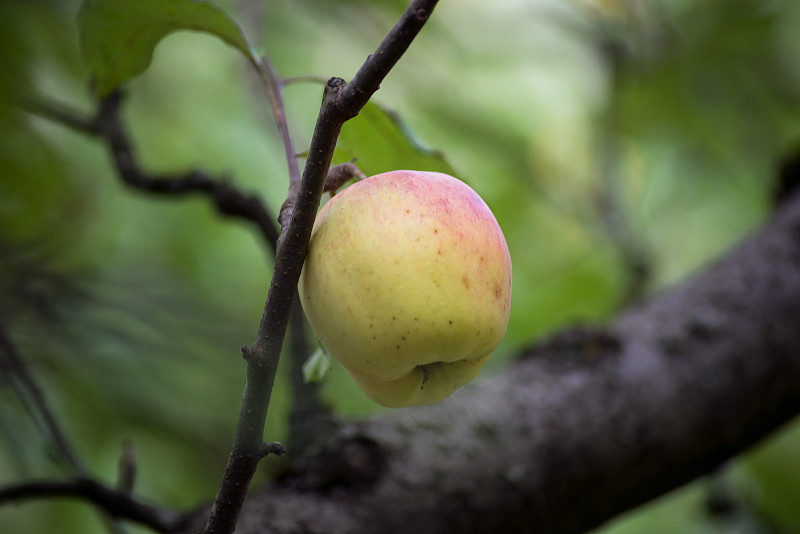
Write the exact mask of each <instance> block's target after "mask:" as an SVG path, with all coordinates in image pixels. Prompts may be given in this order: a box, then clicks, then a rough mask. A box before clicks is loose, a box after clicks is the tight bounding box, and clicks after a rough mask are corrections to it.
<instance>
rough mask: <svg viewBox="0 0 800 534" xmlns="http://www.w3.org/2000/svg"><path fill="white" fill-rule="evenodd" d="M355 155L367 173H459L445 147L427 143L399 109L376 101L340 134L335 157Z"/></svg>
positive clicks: (352, 156)
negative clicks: (440, 147) (411, 126)
mask: <svg viewBox="0 0 800 534" xmlns="http://www.w3.org/2000/svg"><path fill="white" fill-rule="evenodd" d="M353 158H355V159H356V165H358V167H359V168H360V169H361V170H363V171H364V173H366V175H367V176H372V175H375V174H380V173H382V172H388V171H394V170H400V169H402V170H417V171H437V172H443V173H446V174H450V175H453V176H454V175H455V174H456V172H455V170H454V169H453V167H452V166H451V165H450V163H449V162H448V161H447V160H446V159H445V156H444V154H443V153H442V152H441V151H439V150H434V149H431V148H428V147H426V146H424V145H423V144H422V143H421V142H420V141H419V140H418V139H417V138H416V137H415V136H414V134H413V133H412V132H411V130H410V129H409V128H408V125H406V124H405V123H404V122H403V121H402V119H401V118H400V116H399V115H398V114H397V113H396V112H394V111H391V110H389V109H386V108H384V107H382V106H380V105H378V104H375V103H373V102H368V103H367V105H366V106H364V109H362V110H361V111H360V112H359V114H358V116H357V117H356V118H354V119H352V120H350V121H348V122H346V123H345V125H344V127H343V128H342V132H341V134H340V135H339V144H338V148H337V155H336V156H335V157H334V159H335V160H337V161H347V160H350V159H353Z"/></svg>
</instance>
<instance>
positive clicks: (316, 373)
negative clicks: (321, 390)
mask: <svg viewBox="0 0 800 534" xmlns="http://www.w3.org/2000/svg"><path fill="white" fill-rule="evenodd" d="M330 369H331V357H330V356H329V355H328V353H327V352H326V351H325V349H323V348H318V349H317V350H315V351H314V353H313V354H312V355H311V356H309V358H308V359H307V360H306V362H305V363H304V364H303V382H305V383H306V384H308V383H309V382H319V381H320V380H322V378H323V377H324V376H325V375H326V374H327V373H328V371H330Z"/></svg>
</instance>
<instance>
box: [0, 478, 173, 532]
mask: <svg viewBox="0 0 800 534" xmlns="http://www.w3.org/2000/svg"><path fill="white" fill-rule="evenodd" d="M60 497H66V498H73V499H84V500H86V501H88V502H91V503H92V504H94V505H96V506H97V507H99V508H100V509H102V510H103V511H105V512H107V513H108V514H109V515H110V516H111V517H114V518H118V519H128V520H130V521H134V522H136V523H139V524H141V525H145V526H147V527H150V528H151V529H153V530H155V531H157V532H163V533H171V532H178V531H180V530H181V529H182V528H185V526H186V524H187V516H186V514H185V513H184V512H180V511H178V510H169V509H163V508H156V507H154V506H150V505H148V504H143V503H141V502H138V501H136V500H135V499H133V498H132V497H131V496H130V495H129V494H128V493H126V492H124V491H116V490H113V489H111V488H108V487H106V486H104V485H103V484H101V483H99V482H97V481H95V480H91V479H87V478H76V479H72V480H68V481H53V480H37V481H31V482H26V483H23V484H18V485H14V486H6V487H4V488H0V502H2V503H3V504H7V503H13V502H19V501H26V500H32V499H52V498H60Z"/></svg>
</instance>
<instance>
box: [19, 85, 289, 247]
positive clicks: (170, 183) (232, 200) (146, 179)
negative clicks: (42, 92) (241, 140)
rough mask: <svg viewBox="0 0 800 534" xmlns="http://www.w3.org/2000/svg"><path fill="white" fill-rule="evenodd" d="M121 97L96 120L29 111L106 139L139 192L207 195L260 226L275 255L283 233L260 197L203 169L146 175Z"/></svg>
mask: <svg viewBox="0 0 800 534" xmlns="http://www.w3.org/2000/svg"><path fill="white" fill-rule="evenodd" d="M121 104H122V93H121V92H120V91H114V92H113V93H111V94H110V95H109V96H108V97H107V98H105V99H104V100H103V101H101V102H100V106H99V108H98V110H97V112H96V114H95V115H94V116H93V117H83V116H81V115H80V114H78V113H75V112H71V111H67V110H66V109H65V108H64V107H63V106H59V105H54V104H52V103H49V102H44V101H37V102H35V103H33V104H28V105H27V106H26V109H27V110H28V111H30V112H32V113H35V114H37V115H40V116H42V117H44V118H47V119H50V120H53V121H55V122H58V123H61V124H63V125H64V126H67V127H69V128H72V129H73V130H76V131H78V132H81V133H84V134H88V135H92V136H95V137H99V138H101V139H103V140H104V141H105V142H106V144H107V146H108V148H109V152H110V154H111V157H112V160H113V162H114V165H115V167H116V169H117V172H118V173H119V176H120V178H121V179H122V181H123V182H124V183H125V184H126V185H128V186H130V187H132V188H134V189H136V190H139V191H144V192H147V193H151V194H154V195H168V196H184V195H194V194H204V195H207V196H208V197H209V198H210V199H211V200H212V202H213V203H214V207H215V208H216V210H217V211H218V212H219V213H220V214H222V215H227V216H230V217H234V218H238V219H242V220H245V221H249V222H252V223H254V224H255V225H256V227H257V228H258V230H259V233H260V235H261V236H262V237H263V239H264V241H265V242H266V243H267V246H268V247H269V248H270V249H271V250H272V251H273V252H274V250H275V247H276V244H277V241H278V229H277V228H276V226H275V222H274V220H275V219H274V216H273V215H272V214H271V213H270V211H269V208H268V207H267V206H266V204H264V203H263V202H262V201H261V199H260V198H258V197H257V196H256V195H252V194H248V193H244V192H242V191H240V190H239V189H238V188H237V187H236V186H235V185H234V184H233V183H232V182H231V181H230V180H228V179H225V178H213V177H211V176H209V175H208V174H207V173H205V172H204V171H202V170H197V169H196V170H192V171H189V172H187V173H184V174H152V173H148V172H147V171H145V170H144V169H143V168H142V167H141V166H140V163H139V161H138V159H137V157H136V154H135V151H134V149H133V144H132V143H131V140H130V137H129V135H128V133H127V131H126V129H125V126H124V123H123V121H122V117H121Z"/></svg>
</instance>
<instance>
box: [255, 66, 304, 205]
mask: <svg viewBox="0 0 800 534" xmlns="http://www.w3.org/2000/svg"><path fill="white" fill-rule="evenodd" d="M256 66H257V68H258V72H259V74H260V75H261V79H262V81H263V82H264V87H265V89H266V91H267V97H268V98H269V103H270V106H271V107H272V114H273V116H274V117H275V125H276V126H277V127H278V131H279V132H280V134H281V139H282V140H283V147H284V150H285V151H286V164H287V166H288V168H289V187H290V194H291V187H293V185H294V184H299V183H300V168H299V167H298V165H297V157H296V155H295V150H294V146H293V145H292V138H291V136H290V135H289V125H288V123H287V122H286V107H285V106H284V104H283V80H281V78H280V76H278V72H277V71H276V70H275V66H274V65H273V64H272V62H271V61H269V59H268V58H267V57H266V56H263V57H261V58H260V59H259V61H258V63H257V65H256ZM295 194H297V193H296V192H295Z"/></svg>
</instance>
